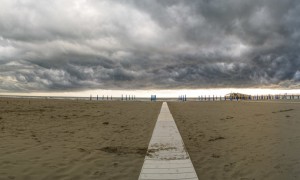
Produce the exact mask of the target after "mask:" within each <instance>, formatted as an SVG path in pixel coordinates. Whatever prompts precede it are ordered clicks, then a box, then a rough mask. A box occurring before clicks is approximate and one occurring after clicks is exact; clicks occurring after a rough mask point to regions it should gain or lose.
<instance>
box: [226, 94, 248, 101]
mask: <svg viewBox="0 0 300 180" xmlns="http://www.w3.org/2000/svg"><path fill="white" fill-rule="evenodd" d="M225 98H226V99H243V100H247V99H251V95H248V94H242V93H229V94H226V95H225Z"/></svg>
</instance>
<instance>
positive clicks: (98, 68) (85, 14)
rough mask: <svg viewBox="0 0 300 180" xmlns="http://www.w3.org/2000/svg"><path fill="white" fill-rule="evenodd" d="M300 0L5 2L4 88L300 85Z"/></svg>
mask: <svg viewBox="0 0 300 180" xmlns="http://www.w3.org/2000/svg"><path fill="white" fill-rule="evenodd" d="M299 17H300V1H299V0H251V1H246V0H203V1H201V0H188V1H182V0H180V1H176V0H170V1H164V0H159V1H155V0H147V1H143V0H136V1H133V0H131V1H130V0H128V1H126V0H109V1H99V0H64V1H62V0H51V1H49V0H0V92H36V91H42V92H45V91H49V92H51V91H83V90H92V89H140V90H141V89H182V88H184V89H194V88H227V87H234V88H253V87H269V88H273V87H276V88H289V89H299V88H300V18H299Z"/></svg>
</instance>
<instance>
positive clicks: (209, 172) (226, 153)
mask: <svg viewBox="0 0 300 180" xmlns="http://www.w3.org/2000/svg"><path fill="white" fill-rule="evenodd" d="M168 104H169V108H170V110H171V113H172V114H173V117H174V119H175V122H176V124H177V126H178V129H179V131H180V133H181V135H182V138H183V141H184V143H185V145H186V148H187V150H188V152H189V154H190V156H191V159H192V162H193V164H194V167H195V170H196V172H197V174H198V177H199V179H205V180H208V179H211V180H212V179H215V180H221V179H222V180H224V179H228V180H229V179H230V180H232V179H237V180H254V179H255V180H262V179H264V180H283V179H284V180H296V179H300V153H299V152H300V104H299V103H289V102H287V103H285V102H278V103H277V102H258V103H256V102H243V101H239V102H236V101H235V102H186V103H179V102H172V103H168Z"/></svg>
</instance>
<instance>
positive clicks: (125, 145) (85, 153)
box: [0, 98, 161, 180]
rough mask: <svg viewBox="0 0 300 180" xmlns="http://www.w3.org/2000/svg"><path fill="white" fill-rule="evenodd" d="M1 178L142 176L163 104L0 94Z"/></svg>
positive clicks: (112, 177) (124, 177)
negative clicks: (148, 147)
mask: <svg viewBox="0 0 300 180" xmlns="http://www.w3.org/2000/svg"><path fill="white" fill-rule="evenodd" d="M0 107H1V109H0V142H1V143H0V179H49V180H50V179H51V180H52V179H128V180H129V179H130V180H132V179H137V178H138V176H139V173H140V170H141V167H142V164H143V160H144V156H145V154H146V150H147V146H148V143H149V141H150V138H151V134H152V131H153V128H154V125H155V122H156V119H157V115H158V113H159V110H160V107H161V103H153V102H152V103H151V102H99V101H98V102H96V101H92V102H91V101H76V100H37V99H4V98H1V99H0Z"/></svg>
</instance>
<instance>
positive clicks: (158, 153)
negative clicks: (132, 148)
mask: <svg viewBox="0 0 300 180" xmlns="http://www.w3.org/2000/svg"><path fill="white" fill-rule="evenodd" d="M158 179H161V180H166V179H168V180H171V179H173V180H178V179H182V180H185V179H186V180H198V177H197V174H196V172H195V169H194V166H193V164H192V162H191V159H190V157H189V154H188V152H187V151H186V149H185V147H184V143H183V141H182V138H181V136H180V133H179V131H178V129H177V126H176V124H175V122H174V119H173V117H172V115H171V113H170V110H169V108H168V105H167V103H166V102H164V103H163V105H162V107H161V111H160V114H159V116H158V119H157V122H156V125H155V128H154V131H153V134H152V138H151V140H150V143H149V146H148V151H147V155H146V157H145V160H144V164H143V167H142V170H141V174H140V176H139V180H158Z"/></svg>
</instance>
